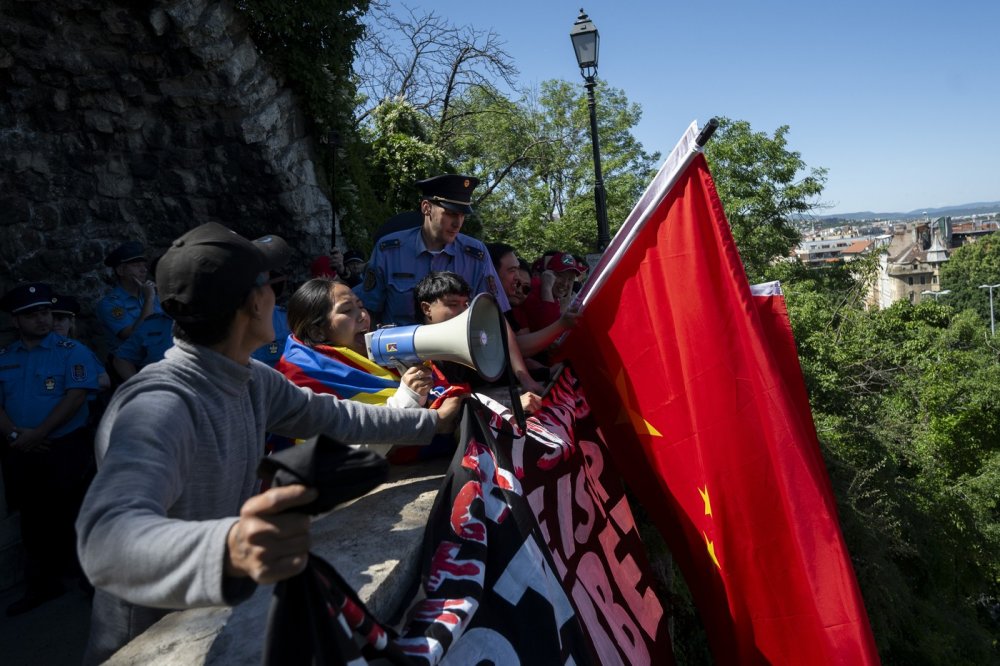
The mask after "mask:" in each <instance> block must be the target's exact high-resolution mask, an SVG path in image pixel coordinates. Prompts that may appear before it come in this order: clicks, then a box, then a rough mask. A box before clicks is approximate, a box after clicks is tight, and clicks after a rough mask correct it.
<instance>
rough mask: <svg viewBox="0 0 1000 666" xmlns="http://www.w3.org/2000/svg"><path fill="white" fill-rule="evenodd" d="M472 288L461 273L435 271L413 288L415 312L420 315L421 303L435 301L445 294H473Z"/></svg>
mask: <svg viewBox="0 0 1000 666" xmlns="http://www.w3.org/2000/svg"><path fill="white" fill-rule="evenodd" d="M471 295H472V289H470V288H469V283H468V282H466V281H465V278H463V277H462V276H461V275H458V274H457V273H452V272H451V271H434V272H431V273H428V274H427V277H425V278H424V279H423V280H421V281H420V282H418V283H417V286H416V288H414V290H413V306H414V311H413V312H414V314H415V315H416V316H420V315H419V313H420V304H421V303H433V302H434V301H436V300H438V299H441V298H444V297H445V296H471Z"/></svg>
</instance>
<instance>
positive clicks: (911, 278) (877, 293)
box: [868, 217, 997, 308]
mask: <svg viewBox="0 0 1000 666" xmlns="http://www.w3.org/2000/svg"><path fill="white" fill-rule="evenodd" d="M995 231H997V222H996V221H972V222H961V223H957V224H953V223H952V219H951V218H950V217H941V218H938V219H937V220H934V221H933V222H931V221H929V220H924V221H920V222H907V223H902V224H897V225H896V226H895V227H894V228H893V233H892V236H891V238H890V239H889V241H888V244H887V246H886V251H885V253H884V254H883V255H882V256H881V257H880V259H879V274H878V276H877V278H876V280H875V284H874V285H873V287H874V288H873V289H872V290H871V291H870V292H869V294H868V304H869V306H871V307H877V308H886V307H889V306H890V305H892V304H893V303H895V302H896V301H899V300H904V299H905V300H907V301H909V302H910V303H919V302H920V301H921V300H922V299H923V298H925V297H930V294H926V293H925V292H938V291H941V266H942V265H943V264H944V263H945V262H946V261H948V259H949V257H950V256H951V253H952V251H953V250H954V249H955V248H957V247H960V246H961V245H965V244H967V243H972V242H975V241H976V239H978V238H980V237H982V236H983V235H985V234H989V233H993V232H995Z"/></svg>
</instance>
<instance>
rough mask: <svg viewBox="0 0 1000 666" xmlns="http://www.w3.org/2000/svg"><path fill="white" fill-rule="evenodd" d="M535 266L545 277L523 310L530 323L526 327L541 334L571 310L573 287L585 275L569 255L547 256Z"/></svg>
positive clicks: (529, 297)
mask: <svg viewBox="0 0 1000 666" xmlns="http://www.w3.org/2000/svg"><path fill="white" fill-rule="evenodd" d="M535 266H536V267H538V268H540V269H541V275H540V277H539V279H538V281H537V282H536V283H535V284H533V288H532V290H531V293H529V294H528V297H527V298H526V299H524V305H522V307H521V309H522V311H523V312H524V315H525V319H526V321H524V322H522V323H523V324H525V325H526V326H527V327H528V328H529V329H530V330H532V331H540V330H542V329H544V328H545V327H547V326H549V325H551V324H553V323H555V322H557V321H559V318H560V317H561V316H562V315H563V314H564V313H565V312H566V311H567V310H568V307H569V302H570V301H571V300H572V297H573V283H574V282H575V281H576V279H577V277H578V276H579V275H580V274H581V272H582V271H581V270H580V266H579V265H578V263H577V261H576V259H575V258H574V257H573V255H571V254H568V253H566V252H552V253H551V254H548V253H547V254H546V256H544V257H543V258H542V259H541V260H539V261H536V262H535Z"/></svg>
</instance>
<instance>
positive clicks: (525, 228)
mask: <svg viewBox="0 0 1000 666" xmlns="http://www.w3.org/2000/svg"><path fill="white" fill-rule="evenodd" d="M597 101H598V105H597V114H598V127H599V132H600V140H601V149H602V150H601V155H602V167H603V171H604V181H605V189H606V191H607V204H608V219H609V222H610V226H611V231H612V232H614V231H615V230H617V228H618V227H619V226H620V225H621V223H622V222H623V221H624V219H625V217H626V216H627V215H628V213H629V211H631V209H632V206H633V205H634V204H635V202H636V200H638V198H639V196H640V195H641V193H642V191H643V190H644V189H645V187H646V186H647V185H648V184H649V181H650V179H651V178H652V176H653V167H654V165H655V163H656V161H658V159H659V155H658V154H653V155H650V154H648V153H646V151H645V150H644V149H643V148H642V145H641V144H640V143H639V142H638V141H637V140H636V139H635V137H634V136H633V134H632V129H633V128H634V127H635V126H636V125H637V124H638V122H639V119H640V117H641V109H640V108H639V106H638V105H636V104H634V103H631V102H629V101H628V99H627V97H626V96H625V94H624V93H623V92H622V91H621V90H617V89H614V88H609V87H607V86H604V85H603V84H600V85H599V86H598V90H597ZM487 104H489V105H492V109H493V112H491V113H484V112H475V110H476V109H480V110H483V109H485V108H486V107H487ZM456 108H463V109H466V110H467V112H466V113H465V114H464V115H463V122H462V123H461V124H458V123H456V125H457V126H458V127H459V128H460V129H459V130H458V131H456V132H455V134H454V140H453V141H452V142H451V147H452V148H451V152H452V154H454V155H455V156H456V160H457V162H458V163H459V164H461V165H462V167H463V168H464V169H466V170H468V171H471V172H473V173H477V174H482V175H483V176H484V180H485V181H486V183H485V187H484V188H482V194H481V199H480V201H479V202H478V208H479V215H480V218H481V219H482V225H483V233H484V236H485V237H486V238H488V239H489V240H503V241H505V242H508V243H511V244H512V245H514V246H515V247H517V248H518V249H519V250H520V251H521V252H522V253H523V254H524V255H526V256H528V257H532V256H535V255H538V254H541V252H542V251H543V250H545V249H548V248H558V249H561V250H564V251H569V252H575V253H584V252H589V251H592V250H593V249H594V247H595V245H596V240H597V222H596V219H597V218H596V213H595V210H594V198H593V197H594V195H593V186H594V164H593V154H592V150H591V142H590V120H589V111H588V109H587V100H586V94H585V91H584V90H583V88H582V86H578V85H573V84H571V83H569V82H566V81H558V80H552V81H545V82H543V83H542V84H541V86H540V88H539V90H538V91H537V92H532V93H530V94H526V95H524V96H523V97H522V99H521V100H519V101H518V102H516V103H515V102H512V101H509V100H504V101H502V102H498V101H496V100H494V101H492V102H491V101H489V100H486V99H483V98H479V99H477V98H476V97H475V96H466V97H465V98H463V100H461V101H460V102H459V105H458V106H457V107H456Z"/></svg>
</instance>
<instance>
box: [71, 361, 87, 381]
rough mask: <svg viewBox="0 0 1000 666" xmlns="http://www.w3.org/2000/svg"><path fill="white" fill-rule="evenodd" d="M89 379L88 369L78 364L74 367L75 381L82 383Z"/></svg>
mask: <svg viewBox="0 0 1000 666" xmlns="http://www.w3.org/2000/svg"><path fill="white" fill-rule="evenodd" d="M86 378H87V368H86V366H85V365H83V363H77V364H76V365H74V366H73V381H75V382H82V381H83V380H85V379H86Z"/></svg>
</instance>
